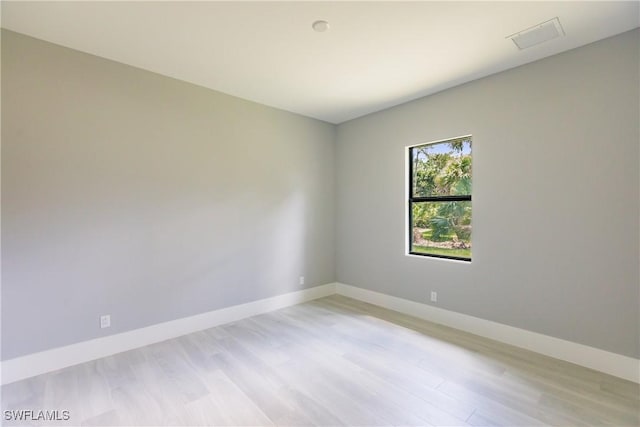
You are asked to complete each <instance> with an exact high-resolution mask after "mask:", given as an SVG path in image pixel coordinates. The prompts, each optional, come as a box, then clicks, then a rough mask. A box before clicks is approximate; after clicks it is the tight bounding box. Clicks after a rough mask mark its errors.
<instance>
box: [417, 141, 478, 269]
mask: <svg viewBox="0 0 640 427" xmlns="http://www.w3.org/2000/svg"><path fill="white" fill-rule="evenodd" d="M461 138H469V139H470V140H471V154H472V156H473V136H472V135H463V136H456V137H453V138H446V139H441V140H438V141H432V142H424V143H420V144H414V145H410V146H408V147H406V148H407V157H406V158H407V161H408V172H409V173H408V174H407V179H408V185H407V189H408V192H407V196H408V198H407V205H406V206H407V211H408V212H407V216H406V217H407V218H408V220H409V222H408V223H407V231H408V240H407V255H415V256H420V257H429V258H441V259H449V260H456V261H465V262H469V263H470V262H471V257H469V258H466V257H458V256H451V255H439V254H428V253H424V252H415V251H412V249H413V204H414V203H420V202H463V201H464V202H470V203H471V202H472V200H471V199H472V194H468V195H456V196H427V197H424V196H421V197H414V195H413V150H414V149H415V148H416V147H423V146H425V145H435V144H442V143H446V142H449V141H453V140H456V139H461ZM471 193H473V186H472V189H471ZM472 206H473V205H472ZM472 209H473V208H472ZM471 233H472V235H473V229H472V231H471Z"/></svg>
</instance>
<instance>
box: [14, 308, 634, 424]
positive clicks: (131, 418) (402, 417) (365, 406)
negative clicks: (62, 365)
mask: <svg viewBox="0 0 640 427" xmlns="http://www.w3.org/2000/svg"><path fill="white" fill-rule="evenodd" d="M2 409H3V423H4V424H3V425H19V426H24V425H56V426H57V425H60V426H62V425H83V426H84V425H86V426H107V425H111V426H124V425H127V426H129V425H140V426H143V425H144V426H151V425H176V426H178V425H228V426H249V425H260V426H268V425H280V426H310V425H317V426H342V425H349V426H387V425H393V426H400V425H401V426H430V425H432V426H454V425H455V426H459V425H465V426H466V425H472V426H539V425H554V426H583V425H606V426H638V425H640V414H639V412H640V389H639V386H638V384H635V383H632V382H628V381H624V380H621V379H618V378H615V377H612V376H608V375H605V374H602V373H599V372H596V371H592V370H589V369H586V368H582V367H579V366H576V365H573V364H570V363H567V362H562V361H558V360H555V359H551V358H548V357H545V356H541V355H538V354H536V353H532V352H529V351H525V350H521V349H517V348H514V347H511V346H507V345H504V344H500V343H497V342H494V341H490V340H487V339H484V338H481V337H478V336H474V335H471V334H467V333H464V332H460V331H457V330H454V329H451V328H447V327H444V326H440V325H436V324H433V323H430V322H426V321H423V320H419V319H416V318H412V317H410V316H405V315H403V314H399V313H396V312H392V311H389V310H385V309H382V308H380V307H376V306H372V305H369V304H366V303H362V302H359V301H355V300H352V299H348V298H345V297H341V296H335V295H334V296H331V297H327V298H323V299H320V300H315V301H312V302H309V303H306V304H301V305H297V306H294V307H289V308H285V309H282V310H278V311H275V312H272V313H268V314H264V315H260V316H256V317H252V318H249V319H244V320H241V321H238V322H234V323H231V324H227V325H224V326H220V327H216V328H212V329H208V330H206V331H202V332H197V333H193V334H190V335H186V336H183V337H180V338H177V339H173V340H169V341H165V342H161V343H158V344H154V345H150V346H146V347H143V348H140V349H136V350H132V351H128V352H124V353H120V354H117V355H114V356H110V357H106V358H103V359H99V360H95V361H92V362H88V363H84V364H81V365H77V366H74V367H70V368H66V369H63V370H60V371H56V372H52V373H49V374H45V375H40V376H38V377H34V378H31V379H27V380H23V381H19V382H16V383H13V384H8V385H5V386H3V387H2ZM20 409H24V410H36V411H37V410H56V409H57V410H68V411H70V420H68V421H54V422H33V421H31V422H24V421H23V422H13V421H12V422H9V421H6V418H5V412H4V411H6V410H20Z"/></svg>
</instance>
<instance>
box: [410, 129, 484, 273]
mask: <svg viewBox="0 0 640 427" xmlns="http://www.w3.org/2000/svg"><path fill="white" fill-rule="evenodd" d="M409 253H411V254H414V255H427V256H434V257H439V258H452V259H462V260H467V261H470V260H471V136H464V137H461V138H455V139H450V140H446V141H442V142H437V143H430V144H424V145H418V146H415V147H410V148H409Z"/></svg>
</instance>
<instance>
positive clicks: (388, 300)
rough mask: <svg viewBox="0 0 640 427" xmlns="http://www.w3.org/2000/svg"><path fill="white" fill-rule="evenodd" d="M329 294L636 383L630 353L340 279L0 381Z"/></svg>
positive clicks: (67, 356)
mask: <svg viewBox="0 0 640 427" xmlns="http://www.w3.org/2000/svg"><path fill="white" fill-rule="evenodd" d="M334 293H337V294H339V295H344V296H347V297H350V298H354V299H357V300H360V301H364V302H368V303H370V304H374V305H378V306H380V307H384V308H387V309H390V310H395V311H399V312H401V313H405V314H408V315H410V316H414V317H418V318H421V319H425V320H429V321H431V322H435V323H439V324H442V325H446V326H450V327H452V328H456V329H460V330H462V331H466V332H470V333H473V334H476V335H480V336H483V337H486V338H490V339H493V340H496V341H500V342H503V343H505V344H510V345H513V346H516V347H520V348H524V349H527V350H531V351H535V352H536V353H540V354H544V355H546V356H550V357H554V358H556V359H561V360H565V361H567V362H571V363H575V364H577V365H581V366H584V367H587V368H591V369H595V370H597V371H600V372H604V373H607V374H610V375H614V376H616V377H620V378H624V379H626V380H630V381H634V382H636V383H638V382H640V360H638V359H634V358H632V357H627V356H623V355H620V354H616V353H612V352H608V351H605V350H601V349H598V348H594V347H589V346H586V345H583V344H578V343H574V342H571V341H566V340H562V339H559V338H554V337H550V336H548V335H543V334H539V333H536V332H531V331H527V330H524V329H520V328H515V327H513V326H507V325H504V324H501V323H497V322H492V321H490V320H485V319H480V318H478V317H473V316H468V315H466V314H461V313H456V312H453V311H449V310H444V309H441V308H437V307H433V306H430V305H428V304H423V303H418V302H415V301H410V300H406V299H403V298H398V297H393V296H390V295H386V294H382V293H379V292H374V291H370V290H367V289H362V288H358V287H355V286H350V285H346V284H343V283H329V284H326V285H321V286H316V287H314V288H310V289H304V290H301V291H296V292H290V293H287V294H283V295H278V296H275V297H271V298H266V299H262V300H258V301H253V302H249V303H246V304H240V305H235V306H231V307H226V308H222V309H219V310H213V311H210V312H208V313H202V314H198V315H195V316H190V317H185V318H182V319H177V320H172V321H169V322H165V323H159V324H156V325H152V326H148V327H146V328H140V329H135V330H132V331H128V332H123V333H120V334H115V335H110V336H107V337H102V338H96V339H93V340H89V341H83V342H80V343H77V344H71V345H68V346H65V347H59V348H54V349H51V350H46V351H42V352H39V353H33V354H28V355H26V356H21V357H17V358H15V359H9V360H5V361H2V363H1V364H0V379H1V381H0V383H1V384H8V383H12V382H14V381H19V380H22V379H25V378H29V377H33V376H36V375H40V374H44V373H46V372H52V371H55V370H58V369H62V368H66V367H68V366H72V365H77V364H79V363H84V362H88V361H90V360H95V359H99V358H101V357H106V356H110V355H112V354H116V353H120V352H123V351H127V350H132V349H135V348H138V347H142V346H145V345H149V344H153V343H157V342H160V341H165V340H168V339H171V338H175V337H178V336H181V335H185V334H189V333H192V332H196V331H200V330H203V329H208V328H212V327H214V326H218V325H222V324H225V323H229V322H234V321H236V320H240V319H244V318H247V317H251V316H255V315H258V314H262V313H267V312H270V311H273V310H278V309H280V308H284V307H288V306H292V305H295V304H300V303H303V302H306V301H310V300H313V299H317V298H322V297H325V296H329V295H332V294H334Z"/></svg>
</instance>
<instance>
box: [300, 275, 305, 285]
mask: <svg viewBox="0 0 640 427" xmlns="http://www.w3.org/2000/svg"><path fill="white" fill-rule="evenodd" d="M300 284H301V285H304V276H300Z"/></svg>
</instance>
